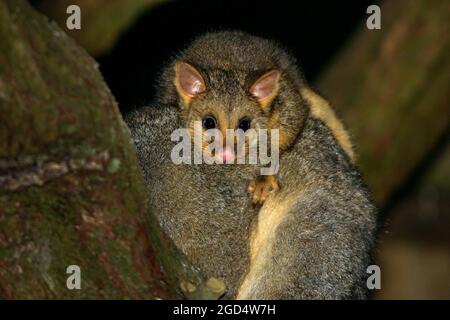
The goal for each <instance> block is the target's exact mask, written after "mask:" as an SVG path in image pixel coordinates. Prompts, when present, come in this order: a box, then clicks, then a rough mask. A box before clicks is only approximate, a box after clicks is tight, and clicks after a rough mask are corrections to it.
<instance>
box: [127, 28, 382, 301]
mask: <svg viewBox="0 0 450 320" xmlns="http://www.w3.org/2000/svg"><path fill="white" fill-rule="evenodd" d="M176 60H183V61H186V62H189V63H191V64H193V65H195V66H196V67H198V68H199V69H201V70H202V72H203V75H204V76H205V77H206V78H207V80H208V86H209V87H210V88H213V89H212V90H211V92H210V93H209V98H208V96H206V97H205V98H204V99H209V100H207V101H213V102H214V103H217V102H222V103H223V102H224V101H227V102H229V103H227V104H226V105H229V106H234V107H235V108H238V107H239V105H238V104H236V101H240V102H242V101H247V100H248V97H246V96H245V89H246V88H247V87H248V83H249V81H250V82H251V80H252V79H255V76H256V75H258V74H260V73H261V72H262V71H266V70H270V69H273V68H277V69H279V70H282V79H281V80H280V81H281V88H280V93H279V96H278V97H277V99H276V100H275V101H274V102H273V106H272V107H271V109H270V111H269V112H270V114H260V115H259V117H261V118H264V117H269V116H272V115H273V114H278V115H279V118H280V123H279V125H280V126H281V127H283V128H285V129H286V131H287V132H288V133H289V137H290V138H291V140H290V146H289V147H288V148H287V149H286V151H285V152H284V153H283V154H282V155H281V164H280V173H279V181H280V184H281V190H279V192H278V193H277V194H276V195H275V197H280V198H282V197H285V196H288V195H289V194H290V193H292V192H295V191H296V190H297V191H298V189H299V188H301V189H302V190H303V192H302V196H301V197H299V198H298V199H296V201H295V202H294V205H293V206H292V207H291V208H290V209H289V211H288V213H287V214H286V215H285V216H284V218H283V220H282V222H281V223H280V225H279V226H278V228H277V229H276V234H275V235H274V239H275V240H274V241H273V251H272V255H271V258H270V259H268V260H267V261H266V262H265V268H264V272H263V273H262V274H261V275H260V276H259V277H258V278H257V279H255V282H254V283H253V284H252V286H251V290H250V291H249V293H248V295H246V296H245V298H252V299H253V298H255V299H261V298H262V299H322V298H326V299H344V298H364V297H366V293H367V290H366V288H365V280H364V279H365V276H366V274H365V270H366V267H367V266H368V264H369V263H370V252H371V250H372V246H373V243H374V235H375V228H376V210H375V207H374V206H373V204H372V202H371V201H370V197H369V193H368V191H367V189H366V187H365V186H364V184H363V183H362V180H361V177H360V174H359V173H358V171H357V169H356V168H355V167H354V166H353V164H352V163H351V161H350V160H349V158H348V157H347V155H346V154H345V152H344V151H343V150H342V149H341V147H340V146H339V144H338V143H337V142H336V140H335V139H334V137H333V135H332V133H331V132H330V130H329V129H328V127H327V126H326V125H325V124H324V123H322V122H321V121H320V120H318V119H315V118H313V117H312V116H311V115H310V114H309V106H308V105H307V103H306V102H305V100H304V99H303V98H302V97H301V96H300V94H299V93H298V92H299V90H298V88H300V87H301V86H303V85H304V82H303V80H302V77H301V75H300V73H299V71H298V70H297V68H296V67H295V64H294V62H293V59H292V58H290V57H289V56H288V55H287V54H286V53H285V52H284V51H283V50H281V49H280V48H279V47H278V46H277V45H275V44H273V43H272V42H270V41H268V40H263V39H260V38H257V37H253V36H250V35H247V34H244V33H240V32H221V33H212V34H207V35H205V36H203V37H201V38H199V39H198V40H196V41H195V42H194V44H193V45H191V46H190V47H189V48H188V49H187V50H185V51H184V52H183V53H182V54H181V55H180V56H179V57H177V58H176ZM173 77H174V74H173V64H171V65H170V66H169V68H167V69H166V70H165V72H164V75H163V78H162V80H161V95H160V96H159V98H158V99H157V101H156V102H155V105H154V106H149V107H143V108H140V109H139V110H137V111H135V112H133V113H131V114H130V115H129V116H128V117H127V118H126V122H127V123H128V125H129V127H130V129H131V132H132V136H133V139H134V141H135V143H136V148H137V153H138V158H139V160H140V163H141V166H142V169H143V172H144V176H145V179H146V183H147V185H148V188H149V191H150V197H151V199H150V200H151V204H152V208H153V210H154V212H155V213H156V215H157V217H158V219H159V222H160V224H161V225H162V227H163V229H164V230H165V231H166V233H167V234H168V235H170V237H171V238H172V239H173V240H174V242H175V244H176V245H177V246H178V247H179V248H180V249H181V250H182V252H184V253H185V254H186V255H187V257H188V258H189V259H190V261H191V262H192V263H193V264H194V265H196V266H197V267H199V268H200V269H201V270H203V271H204V272H205V273H206V274H207V275H208V276H215V277H221V278H223V279H224V280H225V283H226V285H227V288H228V292H227V294H228V296H229V297H232V298H233V297H235V296H236V293H237V291H238V288H239V285H240V284H241V282H242V280H243V279H244V277H245V276H246V275H247V272H248V271H249V261H250V258H249V254H250V233H251V230H253V228H255V225H256V224H257V218H258V211H259V208H255V207H253V206H252V205H251V204H250V201H249V195H248V194H247V186H248V183H249V181H251V180H254V179H255V178H256V177H257V174H258V172H259V169H258V168H257V166H250V165H225V164H224V165H206V164H202V165H175V164H173V163H172V162H171V160H170V152H171V149H172V147H173V146H174V143H173V142H171V141H170V134H171V133H172V131H173V130H174V129H176V128H180V127H184V126H185V124H186V121H187V119H185V118H183V117H181V116H180V101H179V99H178V97H177V93H176V91H175V88H174V85H173ZM246 99H247V100H246ZM245 103H247V104H248V106H246V108H251V101H250V102H245ZM222 105H223V104H222ZM229 112H234V110H232V109H230V110H229ZM261 123H262V126H263V125H264V122H261Z"/></svg>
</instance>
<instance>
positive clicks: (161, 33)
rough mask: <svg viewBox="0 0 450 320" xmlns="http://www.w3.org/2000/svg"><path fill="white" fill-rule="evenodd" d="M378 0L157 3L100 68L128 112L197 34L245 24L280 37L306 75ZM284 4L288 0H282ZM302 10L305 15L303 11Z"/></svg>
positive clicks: (326, 59)
mask: <svg viewBox="0 0 450 320" xmlns="http://www.w3.org/2000/svg"><path fill="white" fill-rule="evenodd" d="M377 3H378V2H377V1H366V0H362V1H354V2H352V3H351V5H349V4H347V5H344V4H343V2H340V1H284V2H283V1H277V5H276V6H274V5H273V2H267V3H266V2H264V1H236V0H229V1H222V0H221V1H211V0H209V1H208V0H207V1H186V0H185V1H172V2H168V3H163V4H161V5H157V6H156V7H155V8H153V9H152V10H150V11H149V12H147V13H146V14H144V15H143V16H142V17H141V18H140V19H139V20H138V21H137V22H136V23H135V24H134V26H133V27H132V28H131V29H130V30H129V31H127V32H126V34H124V35H123V36H122V37H121V39H120V41H119V42H118V44H117V45H116V46H115V48H114V49H113V50H112V51H111V52H109V53H108V54H106V55H104V56H102V57H99V58H98V61H99V62H100V70H101V71H102V73H103V76H104V77H105V80H106V82H107V83H108V85H109V87H110V89H111V91H112V93H113V94H114V96H115V97H116V99H117V101H118V102H119V106H120V108H121V111H122V112H126V111H127V110H129V109H130V108H133V107H136V106H140V105H143V104H147V103H149V102H150V101H151V99H152V97H153V96H154V93H155V90H154V84H155V83H156V80H157V78H158V75H159V72H160V71H161V68H162V66H163V65H164V64H165V63H167V62H168V61H169V59H170V57H171V56H173V55H175V54H177V52H178V51H179V50H180V49H182V48H184V47H185V46H186V45H187V44H188V43H189V42H190V41H191V40H192V39H194V38H195V37H196V36H197V35H199V34H202V33H204V32H207V31H214V30H224V29H225V30H230V29H231V30H233V29H238V30H243V31H247V32H249V33H252V34H254V35H258V36H262V37H266V38H270V39H275V40H276V41H278V42H279V43H280V44H282V45H283V46H284V47H286V48H287V49H288V50H289V51H290V52H291V53H292V54H293V55H294V56H295V57H296V58H297V59H298V61H299V62H300V65H301V67H302V69H303V71H304V74H305V76H306V79H307V80H309V81H312V80H314V78H315V77H316V76H317V75H318V73H319V72H320V71H321V69H322V68H323V67H324V66H325V65H326V64H327V63H328V62H329V60H330V59H331V58H332V57H333V56H334V55H335V54H336V53H337V51H338V50H339V49H340V48H341V47H342V46H343V45H345V42H346V40H347V39H348V37H349V36H351V34H352V31H353V30H354V29H355V27H356V25H358V24H360V23H361V22H362V21H363V20H365V19H366V17H367V14H366V8H367V6H369V5H370V4H377ZM281 4H282V5H281ZM299 13H300V15H299Z"/></svg>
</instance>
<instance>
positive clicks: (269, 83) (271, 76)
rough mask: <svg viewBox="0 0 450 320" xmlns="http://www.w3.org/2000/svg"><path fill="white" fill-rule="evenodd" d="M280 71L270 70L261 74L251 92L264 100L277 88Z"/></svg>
mask: <svg viewBox="0 0 450 320" xmlns="http://www.w3.org/2000/svg"><path fill="white" fill-rule="evenodd" d="M278 77H279V72H278V71H277V70H272V71H269V72H268V73H266V74H264V75H263V76H261V77H260V78H259V79H258V80H256V82H255V83H254V84H253V85H252V87H251V88H250V93H251V94H252V95H253V96H254V97H255V98H256V99H258V100H263V99H265V98H267V97H270V96H271V95H273V94H274V93H275V91H276V88H277V83H278Z"/></svg>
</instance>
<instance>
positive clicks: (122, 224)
mask: <svg viewBox="0 0 450 320" xmlns="http://www.w3.org/2000/svg"><path fill="white" fill-rule="evenodd" d="M146 199H147V198H146V188H145V186H144V183H143V179H142V176H141V172H140V170H139V169H138V164H137V159H136V156H135V150H134V147H133V144H132V141H131V140H130V136H129V132H128V130H127V128H126V126H125V124H124V122H123V120H122V118H121V116H120V113H119V110H118V107H117V104H116V102H115V100H114V98H113V96H112V95H111V93H110V91H109V89H108V88H107V86H106V84H105V83H104V81H103V79H102V77H101V75H100V73H99V71H98V68H97V64H96V63H95V61H94V60H93V59H92V58H91V57H90V56H89V55H88V54H87V53H86V52H85V51H84V49H82V48H80V47H79V46H78V45H76V44H75V43H74V41H73V40H71V39H69V38H68V37H67V36H66V34H65V33H64V32H62V31H61V30H60V29H59V28H58V27H57V26H56V24H54V23H49V21H48V20H47V18H45V17H44V16H42V15H40V14H38V13H36V12H35V11H34V10H33V9H32V8H31V7H30V5H29V4H28V3H26V2H25V1H23V0H0V298H64V299H66V298H91V299H92V298H178V297H180V291H179V289H178V288H179V284H180V283H181V282H182V281H187V282H189V283H193V284H194V285H195V284H199V283H201V280H202V278H201V276H200V275H199V273H198V272H197V271H196V270H194V269H193V268H191V267H190V266H189V265H188V264H187V263H185V261H184V260H183V257H182V256H181V255H180V254H179V253H178V252H177V251H176V249H174V247H173V246H172V244H171V242H170V241H168V240H167V239H166V238H165V237H164V235H163V234H161V231H160V229H159V227H158V225H157V223H155V219H154V217H153V215H152V214H151V213H150V211H149V208H148V203H147V200H146ZM69 265H78V266H79V267H80V268H81V287H82V289H81V290H69V289H68V288H67V286H66V280H67V278H68V277H69V275H70V274H66V268H67V267H68V266H69ZM163 270H164V271H165V272H163ZM200 287H201V286H200Z"/></svg>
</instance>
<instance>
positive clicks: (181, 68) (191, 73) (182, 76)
mask: <svg viewBox="0 0 450 320" xmlns="http://www.w3.org/2000/svg"><path fill="white" fill-rule="evenodd" d="M177 68H178V70H177V77H178V84H179V85H180V88H181V90H183V92H184V94H186V95H188V96H191V97H194V96H196V95H197V94H199V93H201V92H203V91H205V82H204V81H203V78H202V76H201V75H200V73H199V72H198V71H197V70H196V69H195V68H194V67H193V66H191V65H190V64H188V63H185V62H181V63H179V64H178V65H177Z"/></svg>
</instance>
